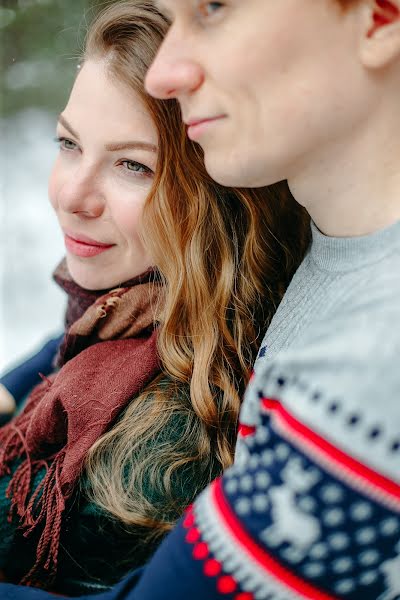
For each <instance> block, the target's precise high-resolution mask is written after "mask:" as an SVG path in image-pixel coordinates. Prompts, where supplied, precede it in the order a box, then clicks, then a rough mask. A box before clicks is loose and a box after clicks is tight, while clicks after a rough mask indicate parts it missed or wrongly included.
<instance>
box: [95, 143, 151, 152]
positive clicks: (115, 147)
mask: <svg viewBox="0 0 400 600" xmlns="http://www.w3.org/2000/svg"><path fill="white" fill-rule="evenodd" d="M105 149H106V150H109V151H110V152H116V151H119V150H146V151H147V152H152V153H153V154H154V153H155V152H157V146H155V145H154V144H150V142H142V141H141V140H135V141H132V142H116V143H115V144H106V145H105Z"/></svg>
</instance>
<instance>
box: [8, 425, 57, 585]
mask: <svg viewBox="0 0 400 600" xmlns="http://www.w3.org/2000/svg"><path fill="white" fill-rule="evenodd" d="M4 438H5V439H4V440H1V435H0V441H4V443H3V445H2V448H1V451H0V464H1V465H2V466H1V468H0V477H1V476H3V475H5V474H8V475H9V474H10V472H11V469H10V466H9V465H11V464H12V463H13V461H15V460H16V459H17V458H20V457H21V456H22V455H24V456H25V458H24V460H23V461H22V463H21V464H20V465H19V466H18V468H17V469H16V470H15V472H14V474H13V476H12V478H11V481H10V483H9V484H8V487H7V490H6V496H7V498H9V499H10V500H11V507H10V511H9V514H8V521H10V522H12V521H13V520H14V519H15V518H16V517H17V518H18V520H19V521H20V525H19V529H21V530H22V531H23V536H24V537H28V536H29V535H31V534H32V533H34V532H36V531H37V527H38V526H40V524H42V523H43V522H44V528H43V531H42V533H41V535H40V538H39V541H38V546H37V551H36V561H35V563H34V565H33V567H32V568H31V569H30V571H29V572H28V573H27V574H26V575H25V576H24V577H23V578H22V579H21V581H20V584H22V585H27V586H35V587H44V586H46V587H48V586H51V585H52V583H53V582H54V579H55V575H56V572H57V560H58V550H59V545H60V535H61V525H62V517H63V513H64V509H65V501H64V496H63V493H62V489H61V484H60V473H61V469H62V465H63V462H64V456H65V452H64V450H61V451H60V452H58V453H57V454H55V455H54V456H53V457H50V458H49V459H48V462H47V460H43V459H39V460H32V459H31V458H30V456H29V454H28V452H27V447H26V441H25V438H24V435H23V434H22V432H21V430H20V429H19V428H18V427H16V426H14V427H13V428H12V431H11V432H9V434H8V435H7V436H4ZM49 463H50V466H49ZM43 468H44V469H46V474H45V476H44V477H43V479H42V480H41V482H40V484H39V485H38V486H37V488H36V489H35V491H34V493H33V494H32V496H31V497H30V498H29V491H30V489H31V485H32V482H33V480H34V477H35V475H36V474H37V473H38V472H39V471H40V470H41V469H43Z"/></svg>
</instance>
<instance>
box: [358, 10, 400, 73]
mask: <svg viewBox="0 0 400 600" xmlns="http://www.w3.org/2000/svg"><path fill="white" fill-rule="evenodd" d="M361 4H362V7H361V10H362V11H363V12H362V17H363V20H364V25H363V37H362V40H361V46H360V57H361V60H362V62H363V64H364V66H366V67H367V68H370V69H379V68H382V67H385V66H386V65H388V64H389V63H391V62H392V61H394V60H396V59H399V60H400V0H372V1H368V2H365V3H361Z"/></svg>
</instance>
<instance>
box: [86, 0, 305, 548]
mask: <svg viewBox="0 0 400 600" xmlns="http://www.w3.org/2000/svg"><path fill="white" fill-rule="evenodd" d="M168 26H169V23H168V21H167V19H166V18H165V17H164V16H162V15H161V14H160V13H159V12H157V10H156V9H155V8H154V7H153V5H152V3H151V2H148V1H142V0H127V1H124V2H117V3H116V4H113V5H111V6H109V7H108V8H106V9H105V11H103V12H102V13H101V14H100V15H99V16H98V17H97V18H96V20H95V21H94V23H93V24H92V25H91V27H90V30H89V33H88V36H87V41H86V49H85V53H84V59H83V60H84V61H85V60H88V59H98V58H104V57H107V65H108V67H107V68H108V72H109V76H110V78H112V79H114V80H115V81H118V82H123V83H124V84H125V85H127V86H128V87H129V88H130V89H132V90H134V91H135V92H136V93H137V94H139V95H140V97H141V98H142V100H143V102H144V104H145V106H146V107H147V109H148V111H149V113H150V114H151V116H152V118H153V120H154V123H155V125H156V127H157V129H158V135H159V154H158V156H159V158H158V167H157V171H156V174H155V180H154V185H153V188H152V191H151V193H150V195H149V197H148V199H147V202H146V206H145V209H144V215H143V231H145V232H146V235H145V236H144V238H143V239H144V243H145V244H146V245H147V247H148V249H149V250H150V253H151V255H152V257H153V258H154V264H155V265H157V268H158V269H159V271H160V273H161V277H162V279H163V282H164V288H165V293H164V297H163V304H162V306H160V307H159V310H158V320H159V322H160V326H159V345H158V349H159V355H160V358H161V361H162V365H163V369H164V372H165V373H167V374H168V380H167V382H166V380H165V375H164V377H160V378H159V379H158V380H157V381H154V382H153V383H152V384H151V385H150V386H148V387H147V389H146V390H145V391H144V392H143V393H142V394H141V395H140V396H139V397H138V398H135V399H134V400H133V401H132V402H131V404H130V406H129V407H128V408H127V409H126V410H125V412H124V414H123V415H122V416H121V418H120V419H119V421H118V422H117V423H116V424H115V425H114V426H113V427H112V428H111V429H110V431H109V432H108V433H106V434H105V435H104V436H103V437H102V438H101V439H99V440H98V442H97V443H96V444H95V445H94V446H93V447H92V448H91V450H90V452H89V455H88V457H87V460H86V474H87V478H88V483H89V485H88V490H87V493H88V494H89V496H90V498H91V500H93V501H94V502H95V503H96V504H97V505H98V506H100V507H101V508H102V509H104V510H105V511H107V512H108V513H109V514H111V515H113V516H114V517H115V519H116V520H118V521H120V522H122V523H123V524H124V527H125V529H126V528H128V529H129V527H130V526H134V527H142V528H143V540H144V541H145V540H146V539H148V540H150V539H155V538H158V537H159V536H160V535H161V534H162V533H164V532H165V531H167V530H168V529H170V527H171V526H172V524H173V522H174V520H175V519H176V518H177V516H178V515H179V513H180V512H182V511H183V509H184V508H185V507H184V506H182V505H180V506H177V502H176V499H175V498H174V494H173V492H172V484H173V482H174V478H175V475H176V474H177V472H178V469H184V468H185V467H186V466H187V467H188V468H190V465H191V464H194V463H196V465H198V466H199V467H198V471H197V472H199V471H200V472H201V474H202V476H201V477H200V478H199V481H198V482H196V485H195V484H194V483H193V482H192V484H191V486H192V487H191V492H190V494H189V495H188V497H187V498H186V500H185V503H186V504H188V503H190V502H191V501H192V499H193V496H195V495H196V494H197V493H198V492H199V491H200V490H201V489H202V488H203V487H205V486H206V485H207V483H208V482H209V481H210V479H211V478H212V477H215V476H216V474H217V473H218V472H220V471H221V470H222V469H224V468H226V467H227V466H229V465H230V464H231V462H232V459H233V451H234V444H235V438H236V433H237V422H238V414H239V408H240V401H241V396H242V394H243V391H244V389H245V386H246V384H247V382H248V379H249V375H250V372H251V367H252V364H253V362H254V359H255V356H256V352H257V348H258V346H259V344H260V341H261V339H262V334H263V332H264V331H265V329H266V327H267V325H268V323H269V322H270V319H271V316H272V315H273V312H274V311H275V309H276V307H277V304H278V303H279V301H280V299H281V297H282V295H283V293H284V291H285V289H286V287H287V285H288V283H289V281H290V279H291V277H292V275H293V272H294V270H295V269H296V268H297V266H298V264H299V263H300V261H301V259H302V257H303V255H304V251H305V248H306V246H307V244H308V235H309V234H308V231H309V227H308V217H307V216H306V214H305V212H304V210H303V209H302V208H301V207H300V206H299V205H297V204H296V203H295V202H294V200H293V198H292V197H291V195H290V192H289V190H288V188H287V185H286V183H284V182H283V183H281V184H279V185H276V186H272V187H270V188H264V189H258V190H247V189H228V188H225V187H222V186H220V185H218V184H216V183H215V182H214V181H213V180H212V179H211V178H210V177H209V175H208V174H207V172H206V171H205V168H204V164H203V156H202V152H201V150H200V148H199V147H198V146H196V145H195V144H193V143H192V142H191V141H190V140H189V139H188V137H187V135H186V132H185V128H184V126H183V124H182V120H181V115H180V110H179V106H178V104H177V102H176V101H175V100H168V101H159V100H156V99H154V98H151V97H149V96H148V95H147V94H146V93H145V91H144V78H145V74H146V72H147V70H148V68H149V66H150V64H151V62H152V60H153V58H154V56H155V54H156V52H157V49H158V47H159V45H160V43H161V42H162V39H163V37H164V35H165V33H166V31H167V28H168ZM185 390H186V391H185ZM173 415H178V416H182V417H184V419H183V421H182V422H184V423H185V424H184V426H183V429H182V431H180V432H179V435H177V436H176V439H175V441H174V442H169V441H168V439H166V438H165V436H164V437H163V431H164V432H165V431H166V429H168V427H169V425H168V424H170V423H171V417H172V416H173ZM157 440H158V442H157V443H155V441H157ZM149 445H150V446H151V448H152V450H151V452H150V453H149V452H148V448H149ZM188 472H189V471H188ZM149 485H151V486H153V488H154V489H156V492H157V494H156V495H157V497H158V498H159V499H160V501H159V502H156V501H154V502H152V501H150V500H149V498H148V497H147V495H146V493H145V489H146V487H147V488H148V486H149ZM196 486H197V487H196ZM146 536H147V537H146Z"/></svg>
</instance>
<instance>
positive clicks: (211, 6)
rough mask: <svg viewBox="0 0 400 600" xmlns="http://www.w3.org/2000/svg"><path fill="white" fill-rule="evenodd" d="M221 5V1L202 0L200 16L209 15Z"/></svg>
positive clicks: (222, 5)
mask: <svg viewBox="0 0 400 600" xmlns="http://www.w3.org/2000/svg"><path fill="white" fill-rule="evenodd" d="M223 7H224V3H223V2H202V3H201V4H200V6H199V11H200V14H201V16H202V17H211V16H212V15H214V14H215V13H216V12H218V11H219V10H220V9H221V8H223Z"/></svg>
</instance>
